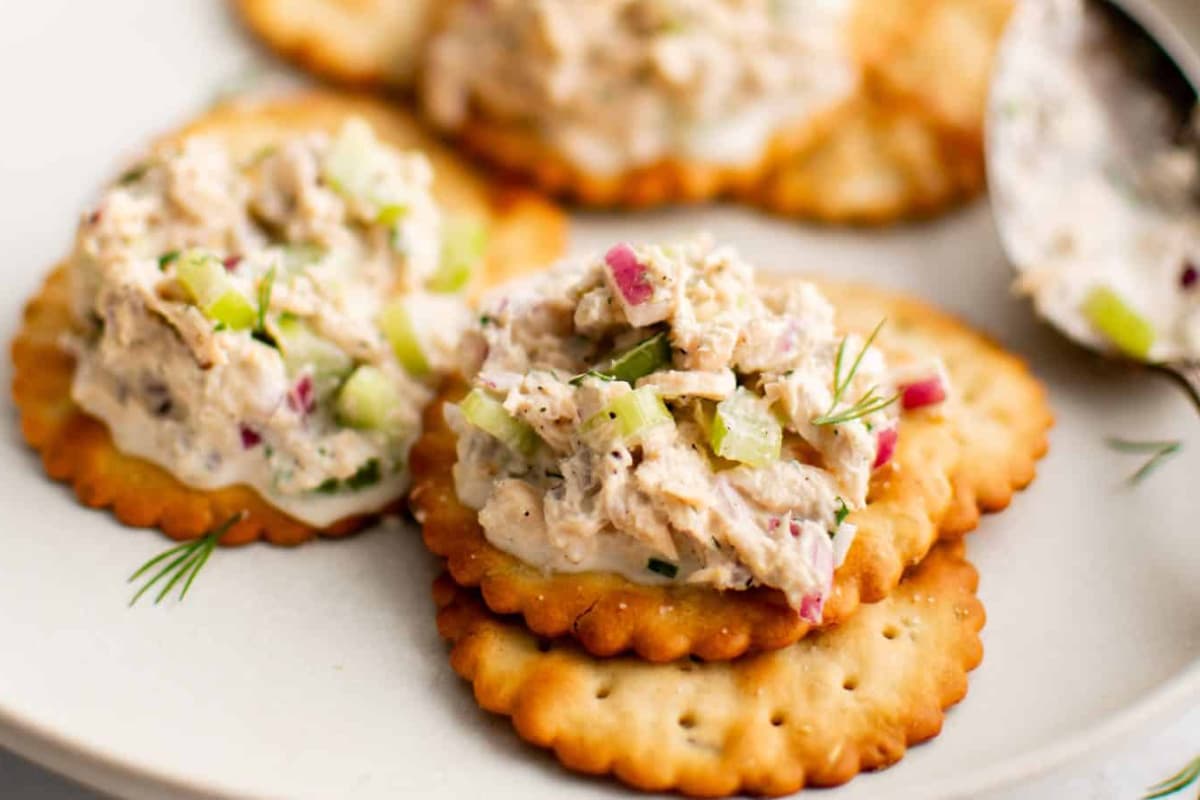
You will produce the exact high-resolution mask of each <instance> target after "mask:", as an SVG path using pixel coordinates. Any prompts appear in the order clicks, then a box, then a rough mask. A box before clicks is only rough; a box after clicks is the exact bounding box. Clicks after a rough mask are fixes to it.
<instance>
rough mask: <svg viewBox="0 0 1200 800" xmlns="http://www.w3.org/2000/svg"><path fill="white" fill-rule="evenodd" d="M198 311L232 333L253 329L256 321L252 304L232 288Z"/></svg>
mask: <svg viewBox="0 0 1200 800" xmlns="http://www.w3.org/2000/svg"><path fill="white" fill-rule="evenodd" d="M200 310H201V311H203V312H204V315H205V316H206V317H208V318H209V319H211V320H214V321H216V322H220V323H221V324H223V325H224V326H225V327H227V328H229V329H230V330H233V331H243V330H246V329H248V328H253V327H254V323H255V322H256V321H257V320H258V311H257V310H256V309H255V308H254V304H253V303H251V302H250V301H249V300H248V299H246V295H244V294H242V293H241V292H239V291H238V290H237V289H232V288H231V289H229V290H227V291H226V292H225V293H224V294H222V295H221V296H220V297H218V298H217V299H216V301H215V302H212V303H209V304H208V305H207V306H203V307H202V308H201V309H200Z"/></svg>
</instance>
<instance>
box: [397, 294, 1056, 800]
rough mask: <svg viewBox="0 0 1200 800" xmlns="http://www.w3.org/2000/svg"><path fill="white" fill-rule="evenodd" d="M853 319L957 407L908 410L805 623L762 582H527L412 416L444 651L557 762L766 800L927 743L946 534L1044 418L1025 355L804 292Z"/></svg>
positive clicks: (971, 586)
mask: <svg viewBox="0 0 1200 800" xmlns="http://www.w3.org/2000/svg"><path fill="white" fill-rule="evenodd" d="M822 288H823V290H824V291H825V292H826V294H827V296H829V297H830V299H831V300H832V301H833V302H834V304H835V306H836V307H837V309H838V313H839V321H840V323H841V324H842V325H844V326H846V327H847V328H849V329H851V330H858V331H862V332H865V331H868V330H870V327H871V326H872V324H873V323H874V321H876V320H878V319H880V318H881V317H887V318H888V319H889V321H890V322H889V325H888V326H887V329H886V331H885V333H884V334H882V338H881V339H880V346H881V347H883V348H884V349H885V350H886V349H887V348H889V347H892V348H903V349H905V350H906V351H908V352H911V353H922V354H927V355H933V356H938V357H940V358H942V359H943V360H944V362H945V364H946V367H947V369H948V372H949V374H950V381H951V384H952V385H953V386H954V387H955V391H956V393H957V395H958V396H957V400H956V402H955V403H954V404H952V408H951V409H950V410H948V411H947V413H945V414H936V415H935V414H929V415H927V416H922V415H921V414H915V415H911V416H909V417H906V419H905V422H904V429H903V431H902V436H901V437H900V443H899V450H898V451H897V454H896V457H895V459H894V460H893V461H892V462H891V463H890V464H889V465H888V466H886V467H884V468H882V469H880V470H879V471H877V473H876V474H875V477H874V479H873V483H872V487H871V492H870V495H869V498H868V504H867V507H866V508H865V509H863V510H862V511H860V512H856V513H855V514H853V515H852V516H851V521H852V522H854V523H855V524H856V525H857V526H858V537H857V539H856V542H855V545H854V546H853V547H852V548H851V550H850V553H849V555H848V558H847V561H846V562H845V564H844V565H843V566H842V567H841V568H839V569H838V571H837V573H836V576H835V590H834V594H833V596H832V597H831V598H830V601H829V603H828V604H827V606H826V608H825V616H824V621H823V622H822V624H821V625H820V626H819V627H817V628H815V629H814V628H813V627H811V626H809V625H808V624H807V623H805V622H804V621H802V620H801V619H800V617H799V616H798V615H797V613H796V612H795V611H794V610H793V609H791V608H790V607H789V606H788V605H787V603H786V601H785V600H784V598H783V597H782V595H781V594H779V593H777V592H775V591H773V590H769V589H753V590H748V591H744V592H720V591H717V590H714V589H711V588H708V587H703V586H692V585H668V586H646V585H641V584H635V583H632V582H630V581H628V580H626V579H625V578H623V577H620V576H618V575H612V574H595V573H589V574H583V575H579V574H564V573H545V572H543V571H541V570H539V569H537V568H536V567H532V566H529V565H527V564H525V563H523V562H521V561H519V560H518V559H517V558H515V557H514V556H512V555H509V554H507V553H505V552H503V551H501V550H499V549H497V548H495V547H493V546H492V545H491V544H489V542H488V541H487V539H486V538H485V536H484V533H483V531H482V529H481V528H480V525H479V523H478V521H477V519H476V512H474V511H473V510H472V509H470V508H467V507H466V506H464V505H463V504H461V503H460V502H459V501H458V499H457V498H456V497H455V494H454V480H453V477H452V475H451V467H452V466H453V464H454V461H455V440H454V436H453V434H452V432H451V431H450V430H449V428H448V427H447V426H446V423H445V421H444V419H443V415H442V407H441V406H442V402H448V401H453V400H455V399H457V397H458V396H459V394H460V393H461V389H458V390H455V389H450V390H447V392H446V394H445V396H444V397H443V401H442V402H437V403H435V404H434V405H433V406H432V407H431V408H430V410H429V412H428V413H427V415H426V419H425V424H426V433H425V435H424V436H423V438H422V439H421V440H420V441H419V442H418V444H417V445H416V447H415V448H414V451H413V454H412V465H413V474H414V479H415V486H414V489H413V493H412V498H411V504H412V508H413V510H414V513H415V514H416V516H417V518H418V520H419V521H420V522H421V523H422V525H423V528H424V539H425V543H426V545H427V546H428V547H429V549H430V550H432V551H433V552H434V553H436V554H437V555H439V556H442V557H444V558H445V559H446V566H447V574H446V575H445V576H443V577H442V578H440V579H439V580H438V582H437V584H436V586H435V589H434V595H435V598H436V600H437V604H438V607H439V609H440V610H439V612H438V627H439V630H440V631H441V633H442V635H443V636H444V637H445V638H447V639H448V640H450V641H451V642H452V643H453V650H452V653H451V663H452V665H453V666H454V669H455V670H456V671H457V672H458V673H459V674H460V675H461V676H462V677H463V678H465V679H466V680H468V681H470V682H471V684H472V685H473V687H474V691H475V697H476V699H477V700H478V702H479V704H480V705H481V706H483V707H484V708H486V709H488V710H490V711H493V712H496V713H498V714H503V715H505V716H508V717H510V718H511V719H512V722H513V725H514V727H515V728H516V730H517V732H518V733H519V734H520V735H521V736H522V737H523V738H525V739H526V740H528V741H529V742H531V743H533V744H535V745H538V746H540V747H545V748H549V749H552V750H553V751H554V754H555V755H556V756H557V757H558V759H559V760H560V761H561V762H562V763H563V764H564V765H566V766H567V767H568V768H570V769H573V770H577V771H580V772H585V773H597V774H603V773H607V774H612V775H614V776H615V777H616V778H618V779H619V780H621V781H623V782H625V783H628V784H630V785H632V786H635V787H637V788H640V789H646V790H656V791H657V790H677V791H681V792H683V793H685V794H690V795H698V796H720V795H728V794H733V793H736V792H749V793H754V794H767V795H776V794H784V793H788V792H792V791H796V790H798V789H800V788H801V787H803V786H805V785H819V786H826V785H834V784H839V783H843V782H845V781H847V780H849V779H850V778H852V777H853V776H854V775H856V774H857V773H858V772H859V771H861V770H867V769H877V768H880V767H885V766H887V765H889V764H892V763H894V762H895V761H897V760H899V759H900V758H901V757H902V756H903V755H904V752H905V750H906V748H907V747H908V746H909V745H912V744H915V743H918V742H921V741H924V740H926V739H929V738H930V737H933V736H935V735H936V734H937V733H938V732H939V730H940V729H941V725H942V719H943V712H944V711H945V709H946V708H948V707H949V706H951V705H953V704H955V703H957V702H958V701H959V700H961V699H962V698H963V697H964V696H965V694H966V691H967V673H968V672H969V671H970V670H971V669H973V668H974V667H976V666H977V665H978V664H979V663H980V660H981V659H982V656H983V649H982V645H981V642H980V638H979V633H980V630H981V628H982V627H983V623H984V610H983V607H982V605H981V604H980V603H979V601H978V600H977V599H976V597H975V589H976V585H977V583H978V575H977V573H976V571H975V569H974V568H973V567H972V566H971V564H970V563H969V562H968V561H967V560H966V558H965V553H964V547H963V543H962V537H963V535H964V534H966V533H967V532H969V531H971V530H973V529H974V528H975V527H976V525H977V524H978V522H979V520H980V515H981V513H982V512H985V511H999V510H1001V509H1003V508H1005V507H1006V506H1007V505H1008V504H1009V502H1010V501H1011V499H1012V497H1013V493H1014V492H1015V491H1016V490H1017V489H1019V488H1022V487H1024V486H1026V485H1027V484H1028V483H1029V482H1030V481H1031V480H1032V479H1033V477H1034V470H1035V463H1036V461H1037V459H1038V458H1039V457H1040V456H1041V455H1043V454H1044V453H1045V451H1046V446H1047V440H1046V433H1047V430H1048V428H1049V427H1050V425H1051V422H1052V417H1051V413H1050V411H1049V408H1048V406H1047V402H1046V397H1045V394H1044V390H1043V389H1042V387H1041V386H1040V384H1039V383H1038V382H1037V381H1036V380H1035V379H1034V378H1033V377H1032V376H1031V375H1030V374H1029V372H1028V371H1027V369H1026V367H1025V366H1024V364H1023V363H1022V362H1021V361H1020V360H1018V359H1017V358H1015V357H1014V356H1012V355H1010V354H1008V353H1006V352H1005V351H1003V350H1002V349H1001V348H1000V347H998V346H997V345H996V344H994V343H993V342H991V341H989V340H988V339H987V338H986V337H984V336H982V335H980V334H978V333H976V332H974V331H972V330H971V329H969V328H968V327H966V326H965V325H963V324H962V323H961V322H959V321H957V320H955V319H953V318H951V317H949V316H947V315H946V314H944V313H943V312H940V311H938V310H936V309H934V308H931V307H929V306H927V305H925V304H923V303H921V302H918V301H915V300H910V299H905V298H902V297H899V296H897V295H893V294H889V293H885V292H881V291H878V290H875V289H871V288H868V287H865V286H850V285H845V284H833V283H824V284H822Z"/></svg>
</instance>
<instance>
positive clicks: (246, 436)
mask: <svg viewBox="0 0 1200 800" xmlns="http://www.w3.org/2000/svg"><path fill="white" fill-rule="evenodd" d="M239 433H241V435H242V449H244V450H249V449H251V448H253V447H257V446H258V445H259V444H261V443H262V436H261V435H259V433H258V431H256V430H254V429H253V428H248V427H246V426H245V425H242V426H240V428H239Z"/></svg>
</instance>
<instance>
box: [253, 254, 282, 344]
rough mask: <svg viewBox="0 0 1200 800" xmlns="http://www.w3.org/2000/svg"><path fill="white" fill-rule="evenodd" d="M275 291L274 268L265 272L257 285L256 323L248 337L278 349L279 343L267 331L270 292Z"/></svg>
mask: <svg viewBox="0 0 1200 800" xmlns="http://www.w3.org/2000/svg"><path fill="white" fill-rule="evenodd" d="M274 289H275V267H271V268H270V269H269V270H267V274H266V275H264V276H263V279H262V280H261V281H259V283H258V321H257V323H256V324H255V326H254V330H253V331H251V333H250V335H251V336H252V337H253V338H254V339H255V340H256V341H259V342H262V343H263V344H265V345H266V346H267V347H274V348H275V349H279V343H278V342H276V341H275V337H274V336H272V335H271V333H270V332H269V331H268V330H267V311H268V310H269V309H270V308H271V292H272V291H273V290H274Z"/></svg>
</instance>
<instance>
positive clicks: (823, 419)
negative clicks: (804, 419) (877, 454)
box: [812, 319, 900, 425]
mask: <svg viewBox="0 0 1200 800" xmlns="http://www.w3.org/2000/svg"><path fill="white" fill-rule="evenodd" d="M885 322H887V320H886V319H883V320H880V321H879V324H878V325H876V326H875V330H873V331H871V335H870V336H868V337H867V341H866V342H864V343H863V346H862V350H860V351H859V352H858V355H857V356H855V358H854V363H853V364H851V365H850V371H849V372H847V373H846V374H845V376H844V377H843V375H842V362H843V360H844V358H845V355H846V342H847V341H848V340H849V337H846V338H844V339H842V342H841V344H839V345H838V349H837V355H836V356H835V357H834V361H833V400H832V402H830V404H829V409H828V410H827V411H826V412H825V413H824V414H822V415H821V416H819V417H814V418H813V420H812V423H813V424H814V425H841V424H842V423H845V422H852V421H854V420H856V419H862V418H863V417H869V416H870V415H872V414H874V413H875V412H877V411H882V410H883V409H885V408H887V407H888V406H890V405H891V404H892V403H894V402H896V400H898V399H899V398H900V395H899V394H894V395H892V396H891V397H881V396H879V395H877V394H876V393H875V392H876V390H877V389H878V387H876V386H872V387H871V388H870V389H868V390H867V393H866V394H864V395H863V396H862V397H861V398H859V400H858V402H856V403H855V404H854V405H852V406H850V407H848V408H845V409H843V410H841V411H838V410H837V407H838V406H839V405H840V404H841V402H842V397H843V396H844V395H845V394H846V390H847V389H849V388H850V384H851V383H852V382H853V381H854V376H855V375H857V374H858V368H859V367H860V366H861V365H862V360H863V358H864V357H865V356H866V354H867V351H868V350H870V349H871V344H872V343H873V342H874V341H875V338H876V337H877V336H879V331H880V330H882V329H883V325H884V323H885Z"/></svg>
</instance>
